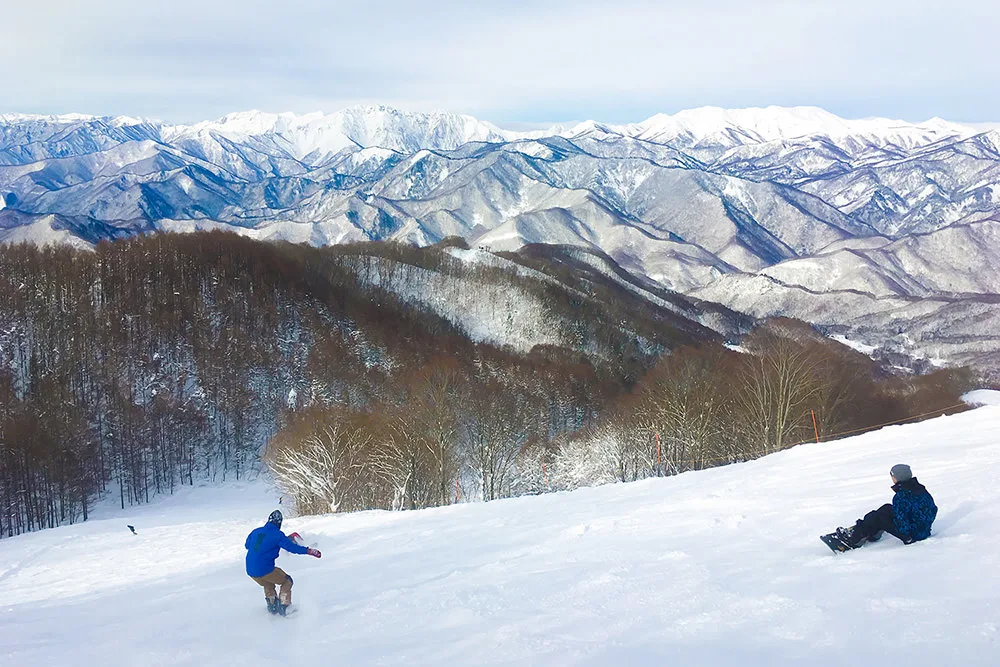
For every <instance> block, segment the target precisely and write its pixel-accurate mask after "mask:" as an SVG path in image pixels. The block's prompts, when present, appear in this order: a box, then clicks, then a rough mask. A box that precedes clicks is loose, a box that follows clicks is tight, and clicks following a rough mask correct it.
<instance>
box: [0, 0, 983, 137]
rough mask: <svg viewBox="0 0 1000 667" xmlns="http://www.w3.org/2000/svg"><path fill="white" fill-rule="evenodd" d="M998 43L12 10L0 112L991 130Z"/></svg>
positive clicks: (481, 10)
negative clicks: (798, 109)
mask: <svg viewBox="0 0 1000 667" xmlns="http://www.w3.org/2000/svg"><path fill="white" fill-rule="evenodd" d="M998 26H1000V2H996V0H991V1H981V0H974V1H971V2H961V1H958V2H940V1H935V2H925V1H924V0H908V1H906V2H902V1H896V0H837V1H831V2H827V1H825V0H802V1H794V2H793V1H787V0H764V1H761V0H758V1H756V2H754V1H753V0H731V1H730V0H699V1H694V0H688V1H684V2H675V1H673V0H659V1H656V0H618V1H613V0H608V1H606V2H600V3H598V2H566V1H563V0H554V1H552V2H541V1H539V2H527V1H523V0H505V1H504V2H475V0H462V1H454V2H453V1H452V0H442V1H435V0H424V1H422V2H398V1H375V2H364V1H358V0H355V1H353V2H339V1H336V0H333V1H331V0H239V1H231V2H221V1H220V0H165V1H161V0H92V1H90V2H79V1H78V0H73V1H68V0H48V1H47V2H21V1H16V2H11V3H9V4H8V6H6V7H5V9H4V12H3V14H2V15H0V28H2V30H3V37H2V39H0V58H2V62H3V63H4V72H3V79H4V85H3V88H2V91H3V92H2V93H0V112H27V113H66V112H82V113H96V114H114V115H118V114H125V115H132V116H147V117H153V118H161V119H164V120H167V121H172V122H192V121H197V120H204V119H210V118H216V117H218V116H220V115H222V114H225V113H227V112H230V111H242V110H247V109H261V110H266V111H296V112H308V111H315V110H322V111H328V112H329V111H336V110H338V109H341V108H343V107H345V106H349V105H352V104H359V103H365V104H367V103H381V104H390V105H396V106H400V107H402V108H406V109H413V110H424V111H426V110H432V109H445V110H449V111H460V112H464V113H471V114H473V115H475V116H478V117H480V118H483V119H486V120H490V121H493V122H495V123H498V124H502V125H511V124H517V123H547V122H553V121H568V120H583V119H588V118H594V119H597V120H603V121H607V122H627V121H638V120H642V119H643V118H646V117H648V116H650V115H652V114H654V113H657V112H666V113H673V112H676V111H679V110H681V109H686V108H691V107H697V106H704V105H715V106H724V107H746V106H766V105H770V104H778V105H816V106H821V107H824V108H826V109H828V110H830V111H832V112H834V113H836V114H839V115H841V116H844V117H848V118H859V117H867V116H888V117H894V118H903V119H906V120H913V121H916V120H925V119H927V118H930V117H932V116H940V117H943V118H946V119H949V120H955V121H1000V56H997V54H996V51H995V46H996V42H997V36H996V35H997V33H996V29H997V27H998Z"/></svg>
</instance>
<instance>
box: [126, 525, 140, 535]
mask: <svg viewBox="0 0 1000 667" xmlns="http://www.w3.org/2000/svg"><path fill="white" fill-rule="evenodd" d="M128 529H129V530H131V531H132V534H133V535H138V534H139V533H137V532H135V526H129V527H128Z"/></svg>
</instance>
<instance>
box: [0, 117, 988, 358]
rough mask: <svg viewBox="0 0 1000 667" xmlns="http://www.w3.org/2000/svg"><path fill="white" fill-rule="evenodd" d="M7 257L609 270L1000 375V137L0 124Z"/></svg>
mask: <svg viewBox="0 0 1000 667" xmlns="http://www.w3.org/2000/svg"><path fill="white" fill-rule="evenodd" d="M0 195H2V201H0V207H5V208H3V210H0V240H3V241H8V242H10V241H19V240H31V241H35V242H58V243H73V244H78V245H88V244H92V243H95V242H97V241H99V240H101V239H113V238H117V237H120V236H125V235H131V234H136V233H144V232H149V231H157V230H163V231H192V230H197V229H210V228H219V227H221V228H226V229H233V230H236V231H239V232H240V233H244V234H247V235H250V236H253V237H256V238H261V239H284V240H291V241H296V242H308V243H312V244H316V245H323V244H331V243H340V242H345V241H353V240H365V239H395V240H401V241H406V242H412V243H417V244H428V243H434V242H437V241H439V240H441V239H442V238H445V237H447V236H452V235H459V236H462V237H465V238H466V239H467V240H468V241H469V242H470V243H473V244H475V245H477V246H479V247H482V248H486V249H490V250H513V249H517V248H519V247H521V246H523V245H525V244H529V243H549V244H561V245H567V246H579V247H584V248H590V249H595V250H601V251H603V252H604V253H607V255H609V256H610V257H612V258H613V259H614V260H615V261H616V262H617V263H618V264H619V265H621V267H623V268H624V269H626V270H627V271H629V272H631V273H634V274H638V275H642V276H646V277H649V278H652V279H653V280H655V281H658V282H659V283H661V284H662V285H663V286H665V287H667V288H669V289H671V290H675V291H677V292H681V293H684V294H687V295H689V296H694V297H697V298H700V299H704V300H708V301H713V302H718V303H721V304H724V305H726V306H729V307H731V308H734V309H736V310H739V311H742V312H745V313H748V314H750V315H752V316H755V317H763V316H768V315H775V314H782V315H790V316H793V317H798V318H801V319H804V320H807V321H810V322H813V323H815V324H818V325H821V326H823V327H826V328H827V329H828V330H829V331H830V332H831V333H840V334H843V335H845V336H846V337H847V339H849V340H852V341H856V342H857V344H858V345H870V346H877V347H880V348H882V349H883V350H886V351H890V352H891V351H898V352H903V353H906V354H907V355H909V356H910V357H918V358H919V357H923V358H929V359H939V360H942V361H946V362H949V363H972V364H975V365H978V366H980V367H984V368H1000V333H998V332H1000V312H998V311H1000V308H997V303H998V302H1000V275H998V274H1000V272H998V271H997V268H998V267H1000V132H998V131H996V130H986V131H982V130H981V129H979V128H975V127H971V126H966V125H960V124H955V123H949V122H945V121H942V120H940V119H933V120H930V121H927V122H924V123H916V124H915V123H906V122H902V121H891V120H885V119H868V120H844V119H841V118H838V117H837V116H834V115H832V114H830V113H827V112H825V111H823V110H821V109H816V108H802V107H799V108H779V107H769V108H766V109H742V110H723V109H715V108H702V109H694V110H691V111H683V112H680V113H677V114H674V115H663V114H659V115H656V116H653V117H652V118H649V119H647V120H645V121H643V122H641V123H636V124H629V125H607V124H602V123H598V122H593V121H588V122H585V123H579V124H575V125H572V126H559V127H553V128H550V129H548V130H539V131H534V132H512V131H507V130H503V129H500V128H498V127H496V126H494V125H491V124H489V123H486V122H482V121H479V120H477V119H475V118H472V117H470V116H463V115H456V114H447V113H435V114H418V113H407V112H403V111H399V110H396V109H392V108H388V107H358V108H351V109H346V110H343V111H340V112H337V113H333V114H327V115H324V114H319V113H317V114H307V115H295V114H287V113H283V114H270V113H261V112H247V113H236V114H230V115H228V116H225V117H223V118H221V119H219V120H217V121H212V122H204V123H198V124H195V125H189V126H175V125H168V124H165V123H161V122H156V121H149V120H143V119H136V118H128V117H115V118H109V117H93V116H83V115H67V116H47V117H46V116H28V115H0Z"/></svg>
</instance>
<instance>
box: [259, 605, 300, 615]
mask: <svg viewBox="0 0 1000 667" xmlns="http://www.w3.org/2000/svg"><path fill="white" fill-rule="evenodd" d="M296 611H298V607H297V606H295V605H294V604H290V605H288V606H287V607H285V613H284V614H279V613H278V612H276V611H271V610H270V609H268V610H267V613H268V614H269V615H271V616H277V617H278V618H282V617H285V618H287V617H288V616H292V615H293V614H295V612H296Z"/></svg>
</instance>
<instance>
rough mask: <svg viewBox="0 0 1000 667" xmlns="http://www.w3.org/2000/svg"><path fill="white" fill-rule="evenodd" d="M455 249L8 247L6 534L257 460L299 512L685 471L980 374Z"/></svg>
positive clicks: (942, 392) (242, 468) (1, 466)
mask: <svg viewBox="0 0 1000 667" xmlns="http://www.w3.org/2000/svg"><path fill="white" fill-rule="evenodd" d="M448 245H455V243H447V244H444V245H443V246H439V247H430V248H414V247H410V246H401V245H397V244H392V243H369V244H353V245H348V246H336V247H333V248H311V247H308V246H303V245H295V244H288V243H263V242H257V241H252V240H249V239H246V238H242V237H239V236H236V235H233V234H226V233H220V232H212V233H199V234H192V235H154V236H147V237H137V238H132V239H128V240H122V241H117V242H114V243H101V244H99V245H98V246H97V247H96V248H95V249H94V250H93V251H84V250H74V249H70V248H59V247H46V248H36V247H33V246H28V245H18V246H8V247H3V248H0V535H8V536H9V535H15V534H18V533H21V532H25V531H29V530H35V529H39V528H45V527H51V526H56V525H60V524H62V523H66V522H73V521H78V520H85V519H86V518H87V517H88V515H89V512H90V511H91V508H92V506H93V503H94V502H96V501H98V500H100V499H105V501H106V499H107V498H108V497H114V499H115V501H116V502H117V503H118V504H120V505H121V506H122V507H125V506H127V505H129V504H138V503H145V502H148V501H149V500H150V499H151V498H152V497H154V496H155V495H157V494H161V493H172V492H173V490H174V489H176V488H177V487H178V486H179V485H183V484H188V485H190V484H195V483H197V482H198V481H200V480H206V479H209V480H226V479H229V478H236V479H239V478H242V477H244V476H247V475H256V474H257V473H258V471H259V470H260V463H261V461H263V462H264V464H265V465H266V466H267V467H268V468H269V469H270V470H271V471H272V472H273V474H274V476H275V479H276V480H277V481H278V483H279V484H280V485H281V486H282V487H283V488H284V489H285V490H286V492H287V493H288V494H289V495H291V496H292V497H293V498H294V500H295V503H296V504H297V506H298V509H299V510H300V511H302V512H327V511H350V510H358V509H369V508H383V509H416V508H421V507H429V506H434V505H441V504H447V503H452V502H456V501H459V500H463V501H465V500H470V499H481V500H491V499H494V498H500V497H506V496H511V495H518V494H524V493H539V492H544V491H547V490H555V489H562V488H573V487H574V486H579V485H581V484H593V483H601V482H604V481H615V480H623V481H624V480H631V479H639V478H641V477H645V476H650V475H665V474H675V473H678V472H682V471H684V470H689V469H696V468H701V467H707V466H711V465H719V464H722V463H727V462H732V461H739V460H744V459H746V458H750V457H754V456H759V455H763V454H766V453H769V452H772V451H777V450H779V449H783V448H785V447H787V446H789V445H790V444H793V443H795V442H798V441H801V440H804V439H807V437H808V435H809V432H810V431H811V429H812V428H813V427H812V425H811V424H812V422H811V415H812V414H814V413H815V414H816V416H817V421H818V424H819V428H820V429H821V430H822V431H823V434H832V433H836V432H840V431H844V430H849V429H852V428H859V427H866V426H870V425H873V424H876V423H879V422H880V421H886V420H888V419H890V418H896V417H903V416H910V415H915V414H920V413H921V412H926V411H928V410H931V409H937V408H940V407H946V406H947V405H950V404H952V403H955V402H957V400H956V397H957V392H959V391H960V390H962V389H964V388H965V386H966V385H967V384H968V382H969V376H968V373H967V372H964V371H942V372H938V373H936V374H932V375H930V376H923V377H900V376H896V375H891V374H888V373H886V372H885V371H884V369H882V368H881V367H880V366H878V365H877V364H875V363H874V362H872V361H871V360H869V359H867V358H866V357H863V356H862V355H858V354H856V353H854V352H852V351H850V350H847V349H846V348H843V347H842V346H839V345H836V344H834V343H831V342H830V341H828V340H826V339H825V338H823V337H822V336H819V335H817V334H816V333H815V332H814V331H812V329H811V328H809V327H806V326H804V325H801V324H799V323H794V322H785V321H776V322H770V323H767V324H765V325H763V326H759V327H757V328H756V329H754V330H753V331H749V325H746V323H744V322H741V321H739V320H738V319H735V320H734V322H737V324H736V325H734V326H736V327H737V328H739V327H744V326H746V328H747V329H748V330H747V331H744V332H743V333H745V334H746V335H745V337H744V340H743V342H742V345H743V348H744V349H743V350H742V351H739V352H736V351H733V350H730V349H727V348H726V347H724V346H723V342H724V341H723V339H722V337H721V336H719V335H717V334H715V333H714V332H711V331H709V330H707V329H704V328H703V327H699V326H698V325H696V324H693V323H692V322H691V321H690V320H687V319H684V318H680V317H678V316H676V314H675V312H674V310H671V309H668V308H659V307H656V306H655V305H650V304H649V303H647V302H644V301H642V300H640V299H637V298H636V297H635V295H634V294H633V293H632V292H629V291H627V290H624V289H621V288H618V287H615V286H614V285H613V284H610V283H602V282H601V281H600V280H599V279H598V278H596V277H594V276H585V275H582V274H581V273H579V272H577V271H575V270H573V269H572V268H570V267H567V266H566V265H565V264H562V263H560V262H557V261H552V260H550V259H548V258H547V257H545V255H544V253H541V254H540V253H539V251H538V249H537V248H536V249H535V250H534V251H533V252H531V253H526V254H525V255H523V256H522V255H516V254H510V255H509V256H507V259H510V260H512V261H514V262H515V264H520V265H521V268H517V267H516V266H515V268H511V266H509V265H483V264H478V265H477V264H469V263H466V262H462V261H459V260H457V259H455V257H453V256H452V255H451V254H450V253H449V252H448V248H447V247H446V246H448ZM486 286H489V287H490V290H487V289H486ZM429 293H433V294H434V295H436V297H435V298H439V299H444V300H447V301H451V302H459V303H465V304H469V308H476V309H479V310H477V311H476V312H477V313H479V311H482V313H481V314H482V316H483V317H487V318H493V320H491V321H495V322H501V323H504V322H507V323H510V326H511V331H515V332H516V328H517V322H516V321H515V320H516V318H517V317H518V316H519V315H518V313H522V312H524V309H525V308H526V307H527V306H525V304H529V305H530V308H531V309H534V310H537V311H541V312H542V316H540V317H539V318H538V322H540V323H541V324H540V325H539V326H541V327H543V328H548V327H551V332H552V336H551V341H550V342H548V343H543V344H537V345H534V346H533V347H531V348H530V349H524V348H521V347H517V346H510V345H505V344H504V342H503V340H502V339H500V340H494V341H491V342H482V341H477V340H474V339H473V337H472V335H470V333H469V332H467V331H465V330H464V329H463V327H462V324H461V322H459V321H456V320H455V319H454V318H449V317H447V316H442V315H441V314H439V313H437V312H436V311H435V309H434V308H433V307H431V306H430V305H428V304H429V303H430V301H429V300H428V297H427V295H428V294H429ZM477 294H478V295H484V294H485V295H502V296H503V299H505V300H506V301H505V302H504V304H503V305H502V306H501V305H497V303H495V302H494V303H487V304H485V305H484V304H483V303H473V301H474V300H475V299H476V296H477ZM510 294H514V295H517V296H516V297H509V295H510ZM496 298H497V297H495V296H493V297H492V298H490V299H481V300H482V301H486V302H491V301H495V300H496ZM507 301H509V303H508V302H507ZM501 307H502V308H504V309H507V310H504V311H503V312H500V313H497V312H494V311H496V309H497V308H501ZM675 310H676V309H675ZM487 311H489V312H487ZM543 338H544V337H543ZM545 340H549V339H548V338H545Z"/></svg>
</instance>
